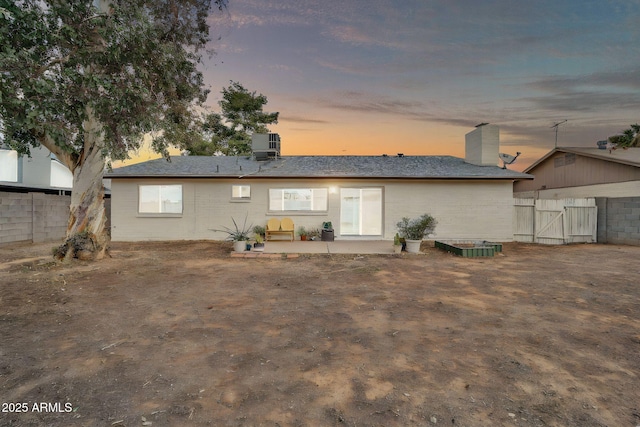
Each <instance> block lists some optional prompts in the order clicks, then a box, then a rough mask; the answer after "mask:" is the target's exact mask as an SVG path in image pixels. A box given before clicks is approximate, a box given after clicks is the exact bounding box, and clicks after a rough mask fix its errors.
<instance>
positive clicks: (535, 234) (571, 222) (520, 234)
mask: <svg viewBox="0 0 640 427" xmlns="http://www.w3.org/2000/svg"><path fill="white" fill-rule="evenodd" d="M597 217H598V208H597V206H596V201H595V199H593V198H590V199H560V200H551V199H514V209H513V239H514V240H515V241H516V242H533V243H541V244H545V245H561V244H565V243H578V242H587V243H593V242H595V241H596V233H597V225H598V224H597Z"/></svg>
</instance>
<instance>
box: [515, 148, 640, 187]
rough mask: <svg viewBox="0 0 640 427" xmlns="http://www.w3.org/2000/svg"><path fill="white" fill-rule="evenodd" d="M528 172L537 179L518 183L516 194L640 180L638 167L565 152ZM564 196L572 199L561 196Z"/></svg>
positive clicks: (555, 154) (552, 156)
mask: <svg viewBox="0 0 640 427" xmlns="http://www.w3.org/2000/svg"><path fill="white" fill-rule="evenodd" d="M527 172H528V173H530V174H532V175H534V176H535V179H533V180H522V181H517V182H516V183H515V184H514V192H515V193H520V192H524V191H535V190H549V189H557V188H563V187H578V186H587V185H596V184H606V183H614V182H624V181H638V180H640V168H638V167H635V166H631V165H625V164H621V163H615V162H612V161H607V160H602V159H596V158H592V157H586V156H582V155H580V154H576V153H564V152H557V153H554V154H553V155H551V156H550V157H549V158H548V159H546V160H544V161H543V162H542V163H540V164H539V165H537V166H536V167H534V168H533V169H531V170H530V171H527ZM589 196H591V197H593V195H589ZM564 197H573V196H564V195H563V196H560V198H564Z"/></svg>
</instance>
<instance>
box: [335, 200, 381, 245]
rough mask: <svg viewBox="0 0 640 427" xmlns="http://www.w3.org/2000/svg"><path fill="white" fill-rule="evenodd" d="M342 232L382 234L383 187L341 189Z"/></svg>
mask: <svg viewBox="0 0 640 427" xmlns="http://www.w3.org/2000/svg"><path fill="white" fill-rule="evenodd" d="M340 234H341V235H343V236H380V235H382V188H342V189H341V190H340Z"/></svg>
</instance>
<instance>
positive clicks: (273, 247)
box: [264, 240, 394, 254]
mask: <svg viewBox="0 0 640 427" xmlns="http://www.w3.org/2000/svg"><path fill="white" fill-rule="evenodd" d="M264 253H271V254H283V253H286V254H293V253H295V254H392V253H394V252H393V242H391V241H388V240H336V241H333V242H322V241H305V242H302V241H300V240H295V241H293V242H285V241H269V242H266V244H265V247H264Z"/></svg>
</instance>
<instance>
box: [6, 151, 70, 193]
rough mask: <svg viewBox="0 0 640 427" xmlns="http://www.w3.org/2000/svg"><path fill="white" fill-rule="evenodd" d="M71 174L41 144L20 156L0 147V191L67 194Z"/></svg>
mask: <svg viewBox="0 0 640 427" xmlns="http://www.w3.org/2000/svg"><path fill="white" fill-rule="evenodd" d="M72 187H73V174H72V173H71V171H70V170H69V169H67V167H66V166H65V165H63V164H62V163H61V162H60V161H59V160H58V159H56V157H55V156H54V155H53V154H51V152H50V151H49V150H47V149H46V148H44V147H34V148H32V149H31V156H30V157H29V156H21V155H18V152H17V151H15V150H11V149H3V148H1V147H0V191H12V192H28V191H37V192H42V193H48V194H67V195H68V194H71V188H72Z"/></svg>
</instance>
